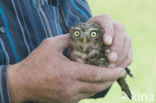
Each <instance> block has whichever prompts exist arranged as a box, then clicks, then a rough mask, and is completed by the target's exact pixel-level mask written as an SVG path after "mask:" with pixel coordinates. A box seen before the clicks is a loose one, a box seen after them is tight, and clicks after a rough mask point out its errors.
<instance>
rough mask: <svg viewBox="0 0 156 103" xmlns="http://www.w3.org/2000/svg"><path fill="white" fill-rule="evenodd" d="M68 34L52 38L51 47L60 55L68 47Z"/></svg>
mask: <svg viewBox="0 0 156 103" xmlns="http://www.w3.org/2000/svg"><path fill="white" fill-rule="evenodd" d="M68 38H69V34H65V35H61V36H57V37H53V38H52V39H53V45H54V47H55V48H56V49H57V50H58V51H59V52H60V53H62V51H63V50H64V49H65V48H68V47H69V42H68Z"/></svg>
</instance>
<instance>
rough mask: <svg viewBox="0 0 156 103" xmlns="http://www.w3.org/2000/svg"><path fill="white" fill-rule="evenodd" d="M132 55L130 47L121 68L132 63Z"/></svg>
mask: <svg viewBox="0 0 156 103" xmlns="http://www.w3.org/2000/svg"><path fill="white" fill-rule="evenodd" d="M132 56H133V53H132V49H130V51H129V54H128V56H127V58H126V59H125V61H124V63H123V64H122V67H123V68H126V67H128V66H129V65H130V64H131V63H132Z"/></svg>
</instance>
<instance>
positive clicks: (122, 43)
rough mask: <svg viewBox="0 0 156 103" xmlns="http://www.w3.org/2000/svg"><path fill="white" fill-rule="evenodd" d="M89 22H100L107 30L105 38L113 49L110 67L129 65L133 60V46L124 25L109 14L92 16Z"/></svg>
mask: <svg viewBox="0 0 156 103" xmlns="http://www.w3.org/2000/svg"><path fill="white" fill-rule="evenodd" d="M88 22H90V23H96V24H99V25H101V26H102V27H103V28H104V30H105V34H104V36H103V40H104V43H105V44H106V45H108V46H110V50H111V52H110V53H109V54H108V60H109V61H110V65H109V67H115V66H121V67H124V68H126V67H128V66H129V65H130V64H131V62H132V47H131V39H130V38H129V37H128V35H127V34H126V33H125V29H124V26H123V25H121V24H119V23H117V22H114V21H112V20H111V18H110V17H109V16H108V15H100V16H95V17H92V18H91V19H90V20H88Z"/></svg>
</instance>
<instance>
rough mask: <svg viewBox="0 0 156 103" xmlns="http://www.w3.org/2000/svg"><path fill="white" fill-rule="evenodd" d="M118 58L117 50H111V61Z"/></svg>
mask: <svg viewBox="0 0 156 103" xmlns="http://www.w3.org/2000/svg"><path fill="white" fill-rule="evenodd" d="M117 59H118V54H117V53H116V52H111V53H110V55H109V60H110V61H111V62H116V61H117Z"/></svg>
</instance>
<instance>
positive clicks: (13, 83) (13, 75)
mask: <svg viewBox="0 0 156 103" xmlns="http://www.w3.org/2000/svg"><path fill="white" fill-rule="evenodd" d="M17 68H18V64H15V65H11V66H8V69H7V81H8V91H9V95H10V101H11V103H21V102H23V101H24V100H25V97H24V95H25V93H24V90H23V88H21V87H22V85H24V84H23V83H22V81H23V80H22V76H20V75H19V73H18V72H17V71H16V70H17ZM23 87H24V86H23Z"/></svg>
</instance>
